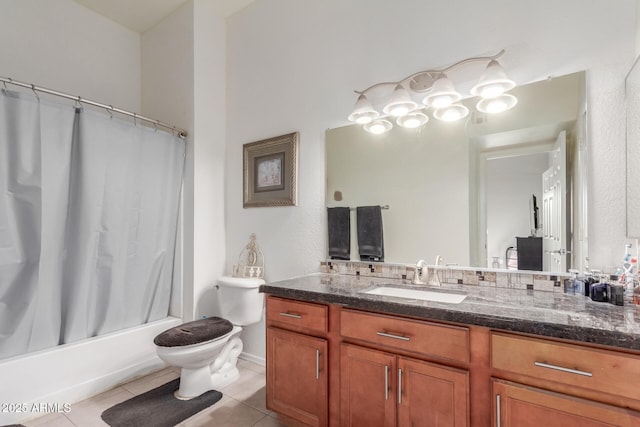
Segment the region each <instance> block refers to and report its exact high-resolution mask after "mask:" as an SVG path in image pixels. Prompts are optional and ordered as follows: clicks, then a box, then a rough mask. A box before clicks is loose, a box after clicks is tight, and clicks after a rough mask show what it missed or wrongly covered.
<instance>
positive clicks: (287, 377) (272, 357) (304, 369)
mask: <svg viewBox="0 0 640 427" xmlns="http://www.w3.org/2000/svg"><path fill="white" fill-rule="evenodd" d="M327 366H328V365H327V340H325V339H321V338H315V337H310V336H307V335H303V334H299V333H296V332H289V331H285V330H282V329H278V328H274V327H268V328H267V408H269V409H270V410H272V411H276V412H279V413H281V414H283V415H286V416H288V417H291V418H294V419H296V420H298V421H300V422H302V423H304V424H308V425H311V426H326V425H327V423H328V388H327V386H328V372H327Z"/></svg>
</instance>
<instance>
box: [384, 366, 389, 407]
mask: <svg viewBox="0 0 640 427" xmlns="http://www.w3.org/2000/svg"><path fill="white" fill-rule="evenodd" d="M384 400H389V366H387V365H384Z"/></svg>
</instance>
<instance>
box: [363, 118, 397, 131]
mask: <svg viewBox="0 0 640 427" xmlns="http://www.w3.org/2000/svg"><path fill="white" fill-rule="evenodd" d="M392 127H393V125H392V124H391V122H389V121H388V120H376V121H373V122H371V123H367V124H366V125H364V130H366V131H367V132H369V133H373V134H375V135H380V134H381V133H385V132H387V131H389V130H391V128H392Z"/></svg>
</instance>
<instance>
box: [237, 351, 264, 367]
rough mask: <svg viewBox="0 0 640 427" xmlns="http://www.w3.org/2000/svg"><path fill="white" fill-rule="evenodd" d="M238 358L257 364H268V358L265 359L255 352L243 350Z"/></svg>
mask: <svg viewBox="0 0 640 427" xmlns="http://www.w3.org/2000/svg"><path fill="white" fill-rule="evenodd" d="M238 358H240V359H242V360H246V361H247V362H253V363H255V364H256V365H260V366H267V359H265V358H264V357H260V356H256V355H254V354H249V353H245V352H242V353H240V356H238Z"/></svg>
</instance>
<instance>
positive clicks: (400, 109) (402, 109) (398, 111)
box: [389, 105, 409, 117]
mask: <svg viewBox="0 0 640 427" xmlns="http://www.w3.org/2000/svg"><path fill="white" fill-rule="evenodd" d="M408 112H409V108H407V107H406V106H404V105H396V106H394V107H393V108H391V109H390V110H389V114H391V115H392V116H395V117H400V116H404V115H406V114H407V113H408Z"/></svg>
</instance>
